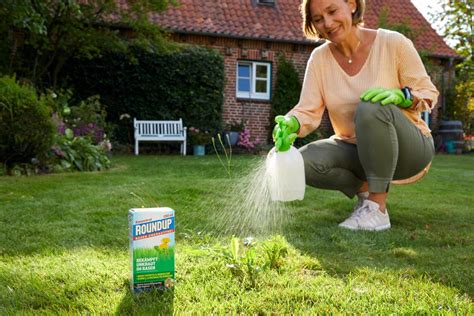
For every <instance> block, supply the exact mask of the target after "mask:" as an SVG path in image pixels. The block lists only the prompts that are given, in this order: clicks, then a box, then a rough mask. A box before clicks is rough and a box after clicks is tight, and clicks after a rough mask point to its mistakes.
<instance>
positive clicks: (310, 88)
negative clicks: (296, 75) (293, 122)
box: [286, 54, 325, 137]
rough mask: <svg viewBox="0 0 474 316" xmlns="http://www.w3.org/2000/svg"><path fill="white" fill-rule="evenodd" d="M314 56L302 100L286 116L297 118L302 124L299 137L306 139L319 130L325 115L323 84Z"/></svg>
mask: <svg viewBox="0 0 474 316" xmlns="http://www.w3.org/2000/svg"><path fill="white" fill-rule="evenodd" d="M315 63H316V58H315V57H314V54H312V55H311V57H310V58H309V60H308V64H307V66H306V71H305V75H304V80H303V87H302V89H301V94H300V99H299V101H298V104H296V105H295V106H294V107H293V109H292V110H291V111H290V112H288V113H287V114H286V115H289V116H292V115H293V116H295V117H296V118H297V119H298V122H299V123H300V129H299V131H298V136H299V137H304V136H306V135H308V134H309V133H311V132H312V131H314V130H315V129H316V128H318V126H319V124H321V118H322V117H323V114H324V108H325V106H324V104H323V98H322V94H321V90H320V89H321V84H320V83H319V80H318V74H317V69H316V64H315Z"/></svg>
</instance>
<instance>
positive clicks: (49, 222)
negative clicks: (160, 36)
mask: <svg viewBox="0 0 474 316" xmlns="http://www.w3.org/2000/svg"><path fill="white" fill-rule="evenodd" d="M259 159H261V158H258V157H251V156H236V157H233V176H234V179H229V178H228V177H227V174H226V172H225V170H224V169H223V167H222V166H221V165H220V163H219V162H218V160H217V158H216V157H215V156H206V157H185V158H183V157H178V156H140V157H114V158H113V159H112V162H113V164H114V167H113V169H111V170H110V171H107V172H102V173H69V174H52V175H44V176H35V177H0V314H1V315H5V314H15V313H18V314H34V315H38V314H78V313H85V314H119V315H122V314H170V313H176V314H183V313H192V314H209V313H214V314H229V313H244V314H271V313H275V314H289V313H300V314H301V313H307V314H314V313H338V312H343V313H348V314H352V313H358V314H360V313H371V314H387V313H397V314H398V313H401V314H413V313H421V314H472V313H473V312H474V309H473V302H472V300H473V298H474V269H473V267H474V258H473V256H474V243H473V242H474V216H473V211H474V194H473V188H474V168H473V166H474V156H473V155H470V156H437V157H436V158H435V161H434V163H433V166H432V168H431V171H430V172H429V174H428V176H427V177H426V178H425V179H424V180H423V181H421V182H419V183H417V184H413V185H409V186H394V187H392V190H391V195H390V197H389V202H388V209H389V212H390V216H391V221H392V229H390V230H389V231H386V232H380V233H372V232H351V231H346V230H343V229H340V228H338V227H337V223H338V222H340V221H342V220H343V219H344V218H345V217H346V216H347V215H348V214H349V212H350V211H351V208H352V205H353V203H354V201H350V200H348V199H346V198H344V196H343V195H342V194H340V193H338V192H331V191H322V190H316V189H313V188H308V189H307V191H306V197H305V200H304V201H301V202H295V203H292V204H291V208H290V209H289V212H291V213H290V214H287V215H286V216H285V217H284V220H282V221H281V226H280V227H277V228H275V229H274V231H272V232H270V233H267V234H264V235H259V236H256V244H255V246H254V248H253V249H254V250H255V253H256V258H255V262H254V263H253V264H254V266H255V267H256V266H259V267H263V264H264V262H265V260H266V259H265V252H264V251H263V250H262V249H264V248H265V247H264V246H265V244H268V243H269V242H272V240H275V238H276V240H279V242H280V243H281V244H282V245H281V246H284V247H286V248H287V249H288V254H287V255H286V256H284V257H282V258H280V261H281V262H280V265H279V269H261V270H260V272H259V273H258V275H257V277H256V283H255V284H254V285H251V283H249V282H248V279H246V277H245V275H244V276H243V277H237V276H236V275H235V274H233V273H232V271H231V270H230V269H229V268H228V266H226V264H228V262H227V261H226V260H227V259H226V257H225V256H224V255H223V254H224V253H225V252H226V251H229V249H230V246H229V245H230V241H231V236H230V235H222V234H219V232H216V231H214V230H213V229H211V228H210V227H214V224H215V223H217V222H219V221H220V220H221V219H220V218H218V217H219V216H221V215H222V212H221V211H220V207H221V206H222V205H224V204H225V202H226V200H228V199H229V195H230V194H232V191H229V190H228V188H230V187H231V186H232V185H233V184H234V183H235V182H236V181H238V177H239V175H242V174H244V173H245V172H246V171H248V170H250V169H251V168H252V167H253V166H255V165H256V164H258V163H259ZM130 192H134V194H130ZM156 205H160V206H168V207H171V208H173V209H174V210H175V211H176V229H177V233H176V245H175V250H176V278H177V280H176V286H175V288H174V290H173V291H167V292H154V293H146V294H142V295H139V296H135V295H133V294H131V292H130V290H129V280H130V266H129V264H130V261H129V249H128V221H127V213H128V209H129V208H132V207H140V206H146V207H152V206H156ZM216 217H217V218H216ZM238 218H239V214H235V219H236V220H238ZM276 235H279V236H280V237H278V236H276ZM242 247H243V246H242ZM267 249H268V248H267Z"/></svg>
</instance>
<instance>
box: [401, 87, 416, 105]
mask: <svg viewBox="0 0 474 316" xmlns="http://www.w3.org/2000/svg"><path fill="white" fill-rule="evenodd" d="M402 92H403V96H404V97H405V100H410V101H411V102H412V103H413V94H411V90H410V88H408V87H405V88H403V89H402Z"/></svg>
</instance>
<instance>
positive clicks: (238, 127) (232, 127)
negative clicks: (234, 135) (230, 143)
mask: <svg viewBox="0 0 474 316" xmlns="http://www.w3.org/2000/svg"><path fill="white" fill-rule="evenodd" d="M244 128H245V123H244V122H243V121H235V120H234V121H231V122H229V123H227V124H226V125H225V128H224V130H226V131H228V132H242V131H243V130H244Z"/></svg>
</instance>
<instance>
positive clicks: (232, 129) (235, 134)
mask: <svg viewBox="0 0 474 316" xmlns="http://www.w3.org/2000/svg"><path fill="white" fill-rule="evenodd" d="M244 128H245V124H244V123H243V122H242V121H231V122H229V123H227V125H226V127H225V133H226V134H227V135H228V136H229V137H228V138H227V137H225V139H228V142H230V144H229V145H230V146H235V145H236V144H237V142H238V141H239V134H240V133H241V132H242V131H243V130H244Z"/></svg>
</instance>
